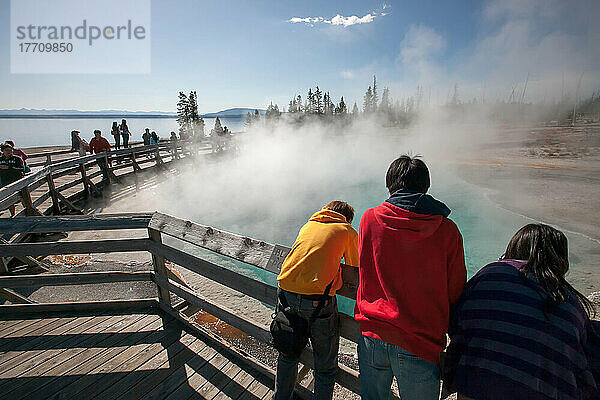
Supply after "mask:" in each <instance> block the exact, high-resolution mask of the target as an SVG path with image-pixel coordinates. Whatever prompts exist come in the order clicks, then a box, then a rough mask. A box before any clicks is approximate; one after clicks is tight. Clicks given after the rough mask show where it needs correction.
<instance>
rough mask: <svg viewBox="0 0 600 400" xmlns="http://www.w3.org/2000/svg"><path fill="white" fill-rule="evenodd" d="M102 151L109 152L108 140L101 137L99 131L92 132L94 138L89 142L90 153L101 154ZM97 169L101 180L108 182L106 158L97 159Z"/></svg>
mask: <svg viewBox="0 0 600 400" xmlns="http://www.w3.org/2000/svg"><path fill="white" fill-rule="evenodd" d="M103 151H110V143H108V140H106V139H105V138H103V137H102V132H100V129H96V130H95V131H94V137H93V138H92V140H90V152H91V153H92V154H94V153H95V154H98V153H102V152H103ZM97 161H98V167H100V171H102V175H103V179H104V180H105V181H109V179H110V178H109V176H108V170H107V165H106V158H104V157H101V158H98V159H97Z"/></svg>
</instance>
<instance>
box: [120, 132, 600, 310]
mask: <svg viewBox="0 0 600 400" xmlns="http://www.w3.org/2000/svg"><path fill="white" fill-rule="evenodd" d="M239 136H240V137H238V150H237V152H236V154H221V155H207V156H206V157H198V158H197V160H196V161H195V162H194V164H193V165H192V166H190V167H187V168H186V169H184V170H183V171H182V172H181V174H179V175H175V176H169V177H168V179H166V180H164V181H162V182H160V183H159V184H156V185H154V186H150V187H147V188H145V189H143V190H140V191H138V192H137V193H136V194H135V195H134V196H132V197H129V198H126V199H124V200H121V201H119V202H118V204H115V206H117V208H118V209H119V210H121V211H154V210H157V211H161V212H164V213H166V214H171V215H174V216H177V217H179V218H184V219H189V220H192V221H195V222H197V223H200V224H203V225H209V226H213V227H215V228H218V229H221V230H225V231H229V232H234V233H238V234H241V235H244V236H249V237H253V238H256V239H260V240H264V241H268V242H272V243H279V244H283V245H286V246H289V247H291V245H292V243H293V242H294V240H295V238H296V235H297V233H298V230H299V229H300V227H301V226H302V225H303V224H304V223H306V221H307V220H308V218H309V217H310V216H311V215H312V214H313V213H314V212H316V211H317V210H319V209H320V208H321V207H322V206H323V205H325V204H327V203H328V202H330V201H332V200H344V201H347V202H348V203H350V204H351V205H352V206H353V207H354V208H355V220H354V222H353V226H354V228H355V229H356V230H357V231H358V225H359V222H360V217H361V215H362V214H363V212H364V211H365V210H366V209H368V208H370V207H374V206H376V205H379V204H381V203H382V202H383V201H385V200H386V198H387V196H388V193H387V190H386V188H385V173H386V171H387V167H388V166H389V163H390V162H391V161H392V160H393V159H395V158H396V157H398V156H399V155H401V154H403V153H407V152H411V151H413V154H416V151H417V150H418V151H419V153H420V154H421V155H422V156H423V160H424V161H425V162H426V163H427V164H428V167H429V170H430V173H431V189H430V191H429V193H430V194H431V195H433V196H434V197H436V198H437V199H439V200H441V201H443V202H444V203H446V205H447V206H448V207H449V208H450V209H451V210H452V212H451V214H450V218H451V219H452V220H453V221H454V222H455V223H456V224H457V225H458V227H459V229H460V231H461V233H462V235H463V242H464V248H465V257H466V265H467V270H468V277H469V278H470V277H471V276H473V274H475V273H476V272H477V271H478V270H479V269H480V268H481V267H482V266H484V265H486V264H487V263H490V262H493V261H495V260H497V259H498V257H499V256H500V255H501V254H502V253H503V251H504V249H505V248H506V245H507V243H508V241H509V239H510V238H511V237H512V235H513V234H514V233H515V232H516V231H517V230H518V229H519V228H520V227H522V226H523V225H525V224H527V223H530V222H533V220H532V219H531V218H529V217H527V216H524V215H519V214H517V213H513V212H511V211H509V210H506V209H505V208H503V207H502V206H501V205H499V204H496V203H494V202H492V201H491V200H490V199H489V198H488V193H487V192H486V191H485V190H484V189H482V188H480V187H478V186H475V185H472V184H469V183H467V182H466V181H465V180H463V179H462V178H461V169H462V168H477V167H473V166H471V167H466V166H464V165H460V164H457V163H455V162H453V160H452V159H451V158H450V157H447V156H444V154H445V151H448V152H451V149H450V148H448V147H447V146H448V145H447V143H445V142H444V141H443V140H440V142H436V141H430V140H427V141H414V140H411V139H410V138H409V137H408V136H407V133H406V132H404V133H402V132H400V133H395V134H390V132H386V133H385V134H380V133H373V132H371V131H367V132H365V131H362V132H361V130H360V129H356V130H355V131H354V133H353V134H345V135H336V134H335V133H333V132H328V131H327V130H326V129H324V128H322V127H316V128H315V129H313V130H311V129H299V130H289V131H284V132H277V131H275V132H273V131H262V132H256V133H247V134H241V135H239ZM421 144H424V146H423V147H424V148H423V149H421V147H420V145H421ZM471 172H472V171H471ZM559 228H560V227H559ZM565 233H566V235H567V236H568V238H569V243H570V259H571V271H570V273H569V274H570V275H569V279H570V281H571V282H572V283H573V284H574V285H575V287H577V288H578V289H579V290H581V291H582V292H583V293H584V294H589V292H591V291H592V290H590V288H589V287H586V286H585V285H584V284H583V283H582V282H583V281H582V277H586V276H587V277H588V278H589V275H590V274H591V273H592V272H591V271H592V267H593V265H594V262H595V261H596V259H597V255H598V253H599V252H600V244H599V243H598V242H596V241H594V240H590V239H589V238H587V237H585V236H583V235H580V234H577V233H576V232H565ZM174 244H175V245H176V246H178V247H184V248H185V249H186V251H194V252H197V253H199V254H200V255H201V256H202V257H205V258H207V259H209V260H211V261H214V262H218V263H219V264H221V265H224V266H227V267H229V268H232V269H234V270H236V271H238V272H241V273H243V274H244V275H248V276H251V277H253V278H255V279H259V280H261V281H263V282H266V283H269V284H272V285H274V284H275V282H276V281H275V275H273V274H271V273H269V272H267V271H263V270H260V269H258V268H255V267H252V266H249V265H246V264H243V263H239V262H235V261H232V260H230V259H227V258H225V257H220V256H218V255H215V254H213V253H210V252H208V251H206V252H204V251H202V250H201V249H198V248H194V249H191V248H190V246H189V245H186V244H184V243H174ZM597 280H598V279H596V281H597ZM344 300H346V299H344ZM350 303H351V302H350V301H343V302H341V303H340V304H341V309H342V311H344V312H346V313H349V314H352V307H353V304H350Z"/></svg>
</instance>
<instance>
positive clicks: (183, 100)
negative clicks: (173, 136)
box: [177, 92, 190, 136]
mask: <svg viewBox="0 0 600 400" xmlns="http://www.w3.org/2000/svg"><path fill="white" fill-rule="evenodd" d="M189 116H190V102H189V99H188V98H187V96H186V95H185V93H183V92H179V101H178V102H177V123H178V124H179V135H181V133H183V135H184V136H186V135H187V133H188V131H189V125H190V117H189Z"/></svg>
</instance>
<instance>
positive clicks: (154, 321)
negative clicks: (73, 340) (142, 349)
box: [50, 315, 171, 399]
mask: <svg viewBox="0 0 600 400" xmlns="http://www.w3.org/2000/svg"><path fill="white" fill-rule="evenodd" d="M169 322H171V321H169ZM162 324H163V322H162V320H161V319H160V317H158V316H157V315H149V316H146V317H144V318H143V319H142V320H140V321H139V322H138V323H136V324H134V325H132V326H130V327H128V329H127V332H126V333H125V334H124V335H118V337H117V339H118V341H117V343H113V344H111V345H110V347H109V345H104V346H105V347H106V348H105V349H104V351H102V352H101V353H100V354H99V355H98V356H97V357H94V358H93V359H92V360H89V361H87V360H86V362H84V363H83V364H80V365H79V366H78V367H77V368H75V369H74V370H72V371H71V372H70V374H72V375H75V377H76V378H75V379H74V380H72V381H71V382H69V384H68V385H66V386H65V387H62V388H61V389H60V392H57V393H55V394H54V396H52V397H50V398H53V399H54V398H55V399H71V398H77V397H78V396H79V397H81V396H82V395H79V393H81V392H82V391H84V390H87V388H88V387H90V386H91V385H94V384H96V383H97V382H98V381H100V380H102V379H104V378H105V377H106V376H108V374H107V373H102V371H106V370H108V371H106V372H110V370H111V369H113V368H114V367H116V366H118V365H120V364H121V362H120V361H122V360H123V354H124V353H125V352H126V351H128V350H129V349H131V348H132V346H135V345H139V344H140V343H142V342H147V338H148V337H149V336H150V335H152V334H153V333H155V332H156V331H157V330H158V329H160V328H161V327H162ZM140 325H141V326H140ZM142 329H143V330H142ZM140 332H144V333H142V334H140ZM128 354H129V355H131V354H130V353H128ZM117 358H118V359H117ZM115 359H117V360H115ZM122 375H124V374H122Z"/></svg>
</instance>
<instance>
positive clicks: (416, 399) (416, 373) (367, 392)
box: [358, 335, 440, 400]
mask: <svg viewBox="0 0 600 400" xmlns="http://www.w3.org/2000/svg"><path fill="white" fill-rule="evenodd" d="M358 364H359V367H360V386H361V394H362V398H363V400H388V398H389V396H390V391H391V386H392V379H393V377H394V376H395V377H396V380H397V381H398V391H399V392H400V397H401V398H402V400H438V399H439V397H440V367H439V364H433V363H430V362H428V361H425V360H423V359H422V358H419V357H417V356H415V355H414V354H412V353H409V352H408V351H406V350H404V349H402V348H400V347H398V346H394V345H393V344H389V343H386V342H383V341H381V340H378V339H373V338H371V337H368V336H362V335H361V336H360V337H359V339H358Z"/></svg>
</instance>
